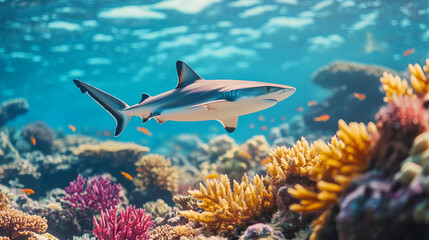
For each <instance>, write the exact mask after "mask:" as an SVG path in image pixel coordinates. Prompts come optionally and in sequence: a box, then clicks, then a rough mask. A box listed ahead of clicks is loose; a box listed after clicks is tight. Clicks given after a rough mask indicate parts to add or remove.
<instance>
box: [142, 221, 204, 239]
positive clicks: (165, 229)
mask: <svg viewBox="0 0 429 240" xmlns="http://www.w3.org/2000/svg"><path fill="white" fill-rule="evenodd" d="M196 235H197V231H196V230H194V229H193V228H192V227H191V226H190V225H189V224H186V225H182V226H175V227H172V226H170V225H162V226H158V227H156V228H154V229H153V230H152V231H150V239H152V240H179V239H181V237H186V238H193V237H195V236H196Z"/></svg>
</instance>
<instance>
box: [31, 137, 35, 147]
mask: <svg viewBox="0 0 429 240" xmlns="http://www.w3.org/2000/svg"><path fill="white" fill-rule="evenodd" d="M30 141H31V144H33V146H36V139H35V138H34V137H33V136H31V137H30Z"/></svg>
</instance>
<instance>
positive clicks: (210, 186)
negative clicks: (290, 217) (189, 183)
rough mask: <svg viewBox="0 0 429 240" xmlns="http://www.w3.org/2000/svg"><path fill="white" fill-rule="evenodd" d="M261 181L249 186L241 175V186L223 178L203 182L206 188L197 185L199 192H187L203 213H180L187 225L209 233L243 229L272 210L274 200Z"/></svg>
mask: <svg viewBox="0 0 429 240" xmlns="http://www.w3.org/2000/svg"><path fill="white" fill-rule="evenodd" d="M263 181H264V179H263V177H259V176H258V175H256V176H255V177H254V178H253V182H249V179H248V177H247V175H246V174H245V175H244V176H243V178H242V180H241V183H238V182H236V181H235V180H234V181H233V185H234V187H233V189H231V185H230V180H229V179H228V177H227V176H226V175H222V176H221V177H220V179H214V180H207V181H206V187H204V185H203V184H202V183H200V190H192V191H189V194H190V195H192V196H193V197H195V198H196V199H197V200H198V201H199V202H198V206H199V207H200V208H202V209H204V211H203V212H202V213H199V212H195V211H192V210H191V211H181V212H180V214H181V215H183V216H185V217H186V218H188V219H190V220H191V221H195V222H199V223H202V224H203V225H204V226H205V227H206V228H207V229H208V230H210V231H213V232H228V231H231V230H233V229H234V227H239V228H242V227H245V225H246V224H248V223H249V222H250V221H252V220H254V219H256V218H258V217H260V216H262V215H263V214H265V213H270V212H271V211H273V209H274V203H273V202H274V196H273V194H272V193H271V192H270V191H269V189H267V188H266V187H265V185H264V183H263Z"/></svg>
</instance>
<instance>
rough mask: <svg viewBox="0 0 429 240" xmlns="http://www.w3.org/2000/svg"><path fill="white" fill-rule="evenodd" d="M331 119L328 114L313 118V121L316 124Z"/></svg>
mask: <svg viewBox="0 0 429 240" xmlns="http://www.w3.org/2000/svg"><path fill="white" fill-rule="evenodd" d="M330 118H331V117H330V116H329V115H328V114H325V115H322V116H320V117H315V118H314V121H316V122H326V121H328V120H329V119H330Z"/></svg>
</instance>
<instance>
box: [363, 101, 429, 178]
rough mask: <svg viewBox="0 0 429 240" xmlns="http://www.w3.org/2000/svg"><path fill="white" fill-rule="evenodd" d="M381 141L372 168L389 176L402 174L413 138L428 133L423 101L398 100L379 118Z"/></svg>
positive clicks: (382, 110)
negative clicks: (399, 171) (380, 170)
mask: <svg viewBox="0 0 429 240" xmlns="http://www.w3.org/2000/svg"><path fill="white" fill-rule="evenodd" d="M376 120H377V129H378V132H379V140H378V143H377V146H376V149H377V151H376V156H375V157H374V158H373V159H372V161H371V168H376V169H382V170H383V171H385V172H386V173H388V174H393V173H395V172H397V171H398V170H399V166H400V163H401V162H402V160H403V159H405V158H406V157H407V156H408V151H409V149H410V147H411V145H412V143H413V140H414V138H415V137H416V136H417V135H419V134H420V133H422V132H424V131H427V130H429V114H428V112H427V111H426V109H425V108H424V106H423V102H422V101H421V99H418V98H412V97H409V96H397V97H395V98H394V99H393V100H392V101H390V102H389V103H388V105H387V106H386V107H382V108H381V109H380V111H379V112H378V113H377V115H376Z"/></svg>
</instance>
